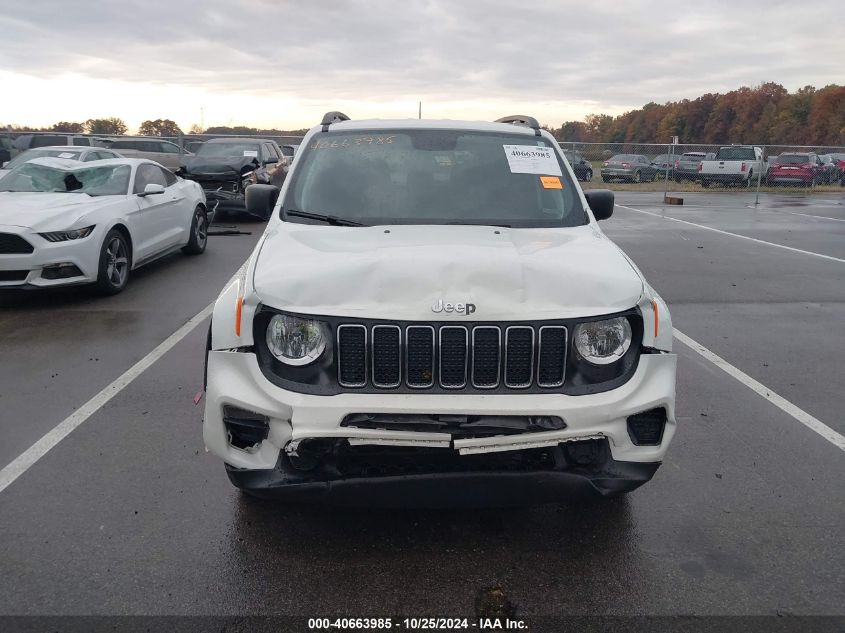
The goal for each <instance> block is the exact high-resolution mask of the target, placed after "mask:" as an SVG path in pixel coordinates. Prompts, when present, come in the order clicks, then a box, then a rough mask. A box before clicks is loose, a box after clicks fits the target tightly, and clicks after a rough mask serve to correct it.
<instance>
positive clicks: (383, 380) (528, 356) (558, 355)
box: [337, 324, 568, 390]
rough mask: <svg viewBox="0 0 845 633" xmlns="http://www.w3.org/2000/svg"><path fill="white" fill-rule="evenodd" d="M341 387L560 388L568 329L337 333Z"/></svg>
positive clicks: (357, 327)
mask: <svg viewBox="0 0 845 633" xmlns="http://www.w3.org/2000/svg"><path fill="white" fill-rule="evenodd" d="M337 344H338V350H337V373H338V382H339V384H340V385H341V387H346V388H361V387H367V386H373V387H376V388H379V389H395V388H398V387H399V386H400V385H402V383H403V382H404V384H405V385H406V386H407V387H410V388H412V389H426V388H430V387H433V386H434V385H435V384H437V385H438V386H439V387H440V388H443V389H449V390H460V389H464V388H467V387H468V386H470V385H471V386H472V387H473V388H475V389H495V388H497V387H499V386H500V384H502V383H504V386H505V387H507V388H508V389H526V388H529V387H532V386H536V387H542V388H555V387H560V386H562V385H563V382H564V378H565V373H566V350H567V345H568V339H567V329H566V327H565V326H562V325H561V326H557V325H554V326H543V327H539V328H535V327H534V326H530V325H513V326H510V327H500V326H498V325H477V326H474V327H467V326H463V325H451V324H450V325H439V326H434V325H407V326H404V327H400V326H398V325H373V326H370V327H368V326H365V325H361V324H342V325H339V326H338V328H337Z"/></svg>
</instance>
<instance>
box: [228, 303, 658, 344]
mask: <svg viewBox="0 0 845 633" xmlns="http://www.w3.org/2000/svg"><path fill="white" fill-rule="evenodd" d="M243 311H244V298H243V297H238V300H237V301H235V335H236V336H240V335H241V314H242V313H243ZM654 327H655V328H656V327H657V323H656V322H655V326H654Z"/></svg>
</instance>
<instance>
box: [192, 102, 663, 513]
mask: <svg viewBox="0 0 845 633" xmlns="http://www.w3.org/2000/svg"><path fill="white" fill-rule="evenodd" d="M247 206H248V208H249V209H250V211H251V212H253V213H256V214H264V213H266V212H267V211H268V210H272V214H271V219H270V222H269V224H268V226H267V230H266V232H265V234H264V235H263V236H262V238H261V240H260V242H259V243H258V245H257V246H256V248H255V251H254V252H253V254H252V255H251V257H250V258H249V260H248V261H247V262H246V264H245V265H244V266H243V268H242V269H241V270H240V271H239V273H238V274H237V275H236V276H235V277H234V278H233V279H232V281H231V282H230V283H229V284H228V286H227V287H226V288H225V289H224V290H223V292H222V293H221V295H220V297H219V299H218V301H217V304H216V306H215V309H214V314H213V318H212V325H211V328H210V332H209V342H208V354H207V366H206V392H207V397H206V404H205V419H204V426H203V429H204V439H205V443H206V445H207V447H208V448H209V450H210V451H211V452H213V453H214V454H216V455H218V456H219V457H220V458H222V459H223V461H224V462H225V464H226V469H227V472H228V475H229V478H230V480H231V481H232V483H233V484H234V485H235V486H237V487H238V488H241V489H243V490H245V491H247V492H249V493H251V494H254V495H258V496H280V497H283V498H285V499H288V500H293V501H297V500H303V501H305V500H311V501H324V502H329V503H339V504H341V503H365V504H375V505H394V504H403V505H406V504H410V505H417V506H438V505H454V504H463V505H475V506H478V505H508V504H527V503H541V502H554V501H558V500H561V499H565V498H566V497H567V496H569V495H571V494H573V493H577V492H580V491H590V492H591V493H592V492H598V493H601V494H602V495H610V494H616V493H623V492H627V491H630V490H633V489H634V488H636V487H638V486H640V485H641V484H643V483H645V482H646V481H648V480H649V479H651V477H652V476H653V475H654V473H655V471H656V470H657V468H658V466H659V465H660V462H661V460H662V459H663V455H664V453H665V452H666V449H667V447H668V445H669V442H670V441H671V440H672V436H673V435H674V432H675V365H676V357H675V355H674V354H672V353H671V347H672V324H671V321H670V317H669V312H668V310H667V308H666V304H665V303H664V302H663V300H662V299H661V298H660V297H659V296H658V295H657V293H656V292H655V291H654V289H652V288H651V287H650V286H649V285H648V284H647V283H646V281H645V280H644V279H643V276H642V274H641V273H640V271H639V270H638V269H637V268H636V266H634V264H633V263H632V262H631V261H630V260H629V259H628V258H627V257H626V256H625V254H624V253H622V251H621V250H620V249H619V248H618V247H617V246H616V245H615V244H613V243H612V242H611V241H610V240H609V239H608V238H607V237H605V235H604V234H603V233H602V231H601V230H600V229H599V227H598V225H597V224H596V220H599V219H604V218H608V217H610V215H611V213H612V211H613V194H612V193H611V192H609V191H599V190H593V191H588V192H586V193H585V192H583V191H582V190H581V189H580V187H579V186H578V184H577V182H576V179H575V176H574V174H573V172H572V170H571V168H570V166H569V165H568V163H567V162H566V160H565V158H564V156H563V153H562V152H561V150H560V148H559V147H558V144H557V143H556V142H555V139H554V138H553V137H552V136H551V135H550V134H549V133H548V132H545V131H543V130H541V129H540V127H539V125H538V124H537V122H536V120H534V119H533V118H531V117H522V116H519V117H507V118H504V119H500V120H499V121H497V122H495V123H484V122H463V121H421V120H404V121H383V120H369V121H350V120H349V119H348V117H346V116H345V115H343V114H342V113H339V112H330V113H327V114H326V116H325V117H324V119H323V121H322V123H321V125H319V126H317V127H315V128H314V129H312V130H310V131H309V132H308V134H307V135H306V136H305V138H304V139H303V142H302V146H301V151H300V153H299V154H298V155H297V159H296V161H295V162H294V164H293V167H292V169H291V171H290V173H289V175H288V177H287V179H286V181H285V183H284V186H283V187H282V188H281V191H280V190H279V189H278V188H276V187H273V186H271V185H252V186H251V187H249V188H247Z"/></svg>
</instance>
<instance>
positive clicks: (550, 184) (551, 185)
mask: <svg viewBox="0 0 845 633" xmlns="http://www.w3.org/2000/svg"><path fill="white" fill-rule="evenodd" d="M540 184H541V185H543V189H563V183H562V182H561V181H560V178H558V177H557V176H540Z"/></svg>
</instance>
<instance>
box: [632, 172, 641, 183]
mask: <svg viewBox="0 0 845 633" xmlns="http://www.w3.org/2000/svg"><path fill="white" fill-rule="evenodd" d="M642 181H643V175H642V174H641V173H640V172H639V170H637V171H635V172H634V182H636V183H641V182H642Z"/></svg>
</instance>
